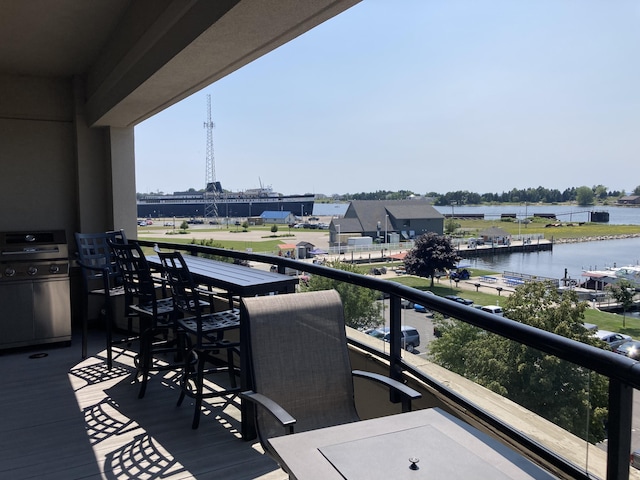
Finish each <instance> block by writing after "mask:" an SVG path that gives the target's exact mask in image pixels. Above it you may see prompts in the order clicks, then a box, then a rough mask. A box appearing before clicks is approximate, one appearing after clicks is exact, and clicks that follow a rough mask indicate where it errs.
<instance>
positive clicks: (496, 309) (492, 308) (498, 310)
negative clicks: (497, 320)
mask: <svg viewBox="0 0 640 480" xmlns="http://www.w3.org/2000/svg"><path fill="white" fill-rule="evenodd" d="M480 310H482V311H483V312H489V313H493V314H495V315H499V316H501V317H502V316H504V313H503V311H502V307H500V306H498V305H485V306H484V307H481V308H480Z"/></svg>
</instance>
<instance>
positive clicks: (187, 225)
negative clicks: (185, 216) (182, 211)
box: [180, 220, 189, 230]
mask: <svg viewBox="0 0 640 480" xmlns="http://www.w3.org/2000/svg"><path fill="white" fill-rule="evenodd" d="M188 228H189V224H188V223H187V221H186V220H183V221H182V223H181V224H180V230H187V229H188Z"/></svg>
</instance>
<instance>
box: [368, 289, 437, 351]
mask: <svg viewBox="0 0 640 480" xmlns="http://www.w3.org/2000/svg"><path fill="white" fill-rule="evenodd" d="M382 304H383V307H384V319H385V322H384V326H385V327H388V326H389V300H388V299H386V300H384V301H382ZM401 318H402V325H410V326H412V327H414V328H415V329H416V330H418V333H420V346H419V347H417V348H416V350H415V352H414V353H415V354H416V355H421V356H426V354H427V352H428V349H429V343H430V342H431V341H432V340H433V339H434V338H435V337H434V335H433V321H432V314H431V313H419V312H416V311H415V310H414V309H413V308H403V309H402V310H401ZM380 342H381V343H383V344H384V342H382V340H381V341H380ZM385 345H386V344H385ZM385 348H386V350H387V351H388V347H385Z"/></svg>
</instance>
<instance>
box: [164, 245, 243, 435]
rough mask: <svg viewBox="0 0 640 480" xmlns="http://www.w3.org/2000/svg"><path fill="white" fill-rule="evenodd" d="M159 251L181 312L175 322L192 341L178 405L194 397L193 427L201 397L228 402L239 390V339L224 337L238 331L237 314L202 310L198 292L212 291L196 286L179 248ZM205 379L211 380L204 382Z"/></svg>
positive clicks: (198, 421)
mask: <svg viewBox="0 0 640 480" xmlns="http://www.w3.org/2000/svg"><path fill="white" fill-rule="evenodd" d="M158 255H159V257H160V260H161V261H162V267H163V275H164V276H165V279H166V281H167V282H168V283H169V286H170V287H171V293H172V297H173V302H174V305H175V307H176V309H177V310H178V311H180V312H181V313H182V315H183V318H179V319H178V324H179V325H180V327H181V328H182V329H184V331H185V332H186V333H187V338H188V339H190V340H191V341H192V344H191V349H190V351H189V355H187V356H186V357H185V358H186V361H185V363H184V368H183V372H182V380H181V386H182V390H181V393H180V397H179V399H178V405H181V404H182V401H183V400H184V398H185V396H188V397H191V398H193V399H194V400H195V411H194V414H193V422H192V424H191V427H192V428H194V429H196V428H198V426H199V424H200V413H201V409H202V401H203V400H204V399H206V398H221V397H222V398H225V399H226V400H227V403H228V402H229V401H231V400H232V399H233V398H234V397H235V396H236V395H237V393H238V392H239V391H240V386H239V385H238V383H237V379H236V377H237V376H238V375H239V366H238V362H236V361H235V357H237V356H238V355H239V347H240V342H239V340H230V339H229V338H228V337H226V338H225V335H226V334H227V332H229V331H231V330H237V331H238V329H239V326H240V317H239V313H238V311H237V310H233V309H232V310H224V311H221V312H209V313H208V312H205V311H204V310H205V308H206V307H207V306H209V307H210V304H209V303H208V302H206V301H203V300H202V299H201V295H206V296H208V295H210V294H211V292H209V291H201V290H200V289H198V287H197V285H196V283H195V281H194V280H193V276H192V275H191V272H190V271H189V268H188V267H187V265H186V263H185V261H184V259H183V258H182V255H181V254H180V252H158ZM238 333H239V331H238ZM234 356H235V357H234ZM194 359H196V361H195V365H194V362H193V360H194ZM194 367H195V368H194ZM205 379H209V380H211V382H207V383H205ZM214 380H215V383H214ZM223 382H224V384H223Z"/></svg>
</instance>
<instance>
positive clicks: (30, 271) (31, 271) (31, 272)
mask: <svg viewBox="0 0 640 480" xmlns="http://www.w3.org/2000/svg"><path fill="white" fill-rule="evenodd" d="M27 273H28V274H29V275H31V276H32V277H33V276H34V275H35V274H36V273H38V268H37V267H34V266H33V265H31V266H30V267H29V268H28V269H27Z"/></svg>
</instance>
